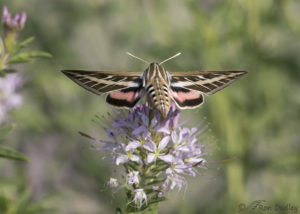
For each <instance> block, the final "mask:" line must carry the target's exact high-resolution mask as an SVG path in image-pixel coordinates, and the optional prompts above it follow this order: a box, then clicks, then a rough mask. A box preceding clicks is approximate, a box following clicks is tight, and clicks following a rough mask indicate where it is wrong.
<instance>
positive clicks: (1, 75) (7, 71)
mask: <svg viewBox="0 0 300 214" xmlns="http://www.w3.org/2000/svg"><path fill="white" fill-rule="evenodd" d="M15 72H17V70H15V69H11V68H7V69H2V70H0V77H5V76H6V74H8V73H15Z"/></svg>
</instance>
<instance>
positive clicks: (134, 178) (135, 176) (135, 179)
mask: <svg viewBox="0 0 300 214" xmlns="http://www.w3.org/2000/svg"><path fill="white" fill-rule="evenodd" d="M127 183H128V184H129V185H132V184H139V183H140V180H139V172H138V171H132V172H129V173H128V174H127Z"/></svg>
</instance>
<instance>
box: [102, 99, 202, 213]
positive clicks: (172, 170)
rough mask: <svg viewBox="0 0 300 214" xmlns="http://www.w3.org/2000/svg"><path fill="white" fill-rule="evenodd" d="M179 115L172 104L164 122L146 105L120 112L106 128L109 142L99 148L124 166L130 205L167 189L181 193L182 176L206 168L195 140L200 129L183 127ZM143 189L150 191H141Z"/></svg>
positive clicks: (140, 202)
mask: <svg viewBox="0 0 300 214" xmlns="http://www.w3.org/2000/svg"><path fill="white" fill-rule="evenodd" d="M179 114H180V111H179V110H178V109H176V107H175V105H172V106H171V109H170V111H169V114H168V116H167V118H166V119H163V118H162V117H161V115H160V114H159V113H158V112H155V111H153V110H152V109H151V108H150V107H149V106H148V104H147V103H146V104H144V105H137V106H135V107H134V108H132V109H131V110H130V111H129V113H128V114H126V113H125V112H124V111H119V112H118V114H117V118H118V119H117V120H115V121H114V122H113V123H112V125H111V127H110V128H105V131H106V133H107V134H108V136H109V138H110V140H108V141H101V142H102V143H104V145H103V146H102V147H100V148H99V149H100V150H104V151H107V152H108V151H110V156H109V157H111V158H112V160H113V162H114V163H115V164H116V165H123V166H124V167H125V171H126V173H127V175H126V176H124V177H126V180H127V181H126V182H125V184H126V186H127V191H131V192H132V198H131V200H129V202H132V201H134V202H135V205H136V206H137V207H138V208H140V207H141V206H142V205H143V204H144V205H145V204H147V202H149V200H150V201H151V199H153V198H155V199H156V200H157V199H158V198H160V197H163V196H164V194H165V193H166V192H167V191H168V190H170V189H171V190H173V189H174V188H177V189H178V190H180V189H181V188H182V187H183V186H184V185H186V182H185V178H184V176H186V175H187V176H195V175H197V174H199V173H198V171H197V169H198V168H206V167H205V165H206V163H207V162H206V160H205V159H204V156H205V155H206V154H207V153H206V152H204V147H205V146H204V145H203V144H200V143H199V142H198V139H197V136H199V134H201V133H202V132H203V130H200V131H199V130H198V128H197V127H194V128H191V129H189V128H185V127H183V125H184V124H183V123H181V124H180V123H179V122H178V119H179ZM146 189H148V190H149V189H151V191H145V192H144V190H146ZM151 194H152V195H151ZM127 195H128V193H127ZM129 195H130V194H129ZM139 196H140V197H139ZM137 202H138V204H137ZM142 202H144V203H142Z"/></svg>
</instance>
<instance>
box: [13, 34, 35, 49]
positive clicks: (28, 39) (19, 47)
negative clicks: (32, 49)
mask: <svg viewBox="0 0 300 214" xmlns="http://www.w3.org/2000/svg"><path fill="white" fill-rule="evenodd" d="M33 41H34V36H31V37H29V38H27V39H25V40H24V41H22V42H19V43H18V44H17V47H16V49H17V51H18V50H20V49H22V48H25V47H26V46H27V45H29V44H30V43H31V42H33Z"/></svg>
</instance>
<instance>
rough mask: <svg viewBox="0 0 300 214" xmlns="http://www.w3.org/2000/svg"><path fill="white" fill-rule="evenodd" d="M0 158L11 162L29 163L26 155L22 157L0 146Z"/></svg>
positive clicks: (19, 153) (21, 154) (18, 153)
mask: <svg viewBox="0 0 300 214" xmlns="http://www.w3.org/2000/svg"><path fill="white" fill-rule="evenodd" d="M0 157H2V158H7V159H13V160H23V161H29V159H28V157H26V155H24V154H23V153H21V152H18V151H15V150H12V149H8V148H6V147H3V146H0Z"/></svg>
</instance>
